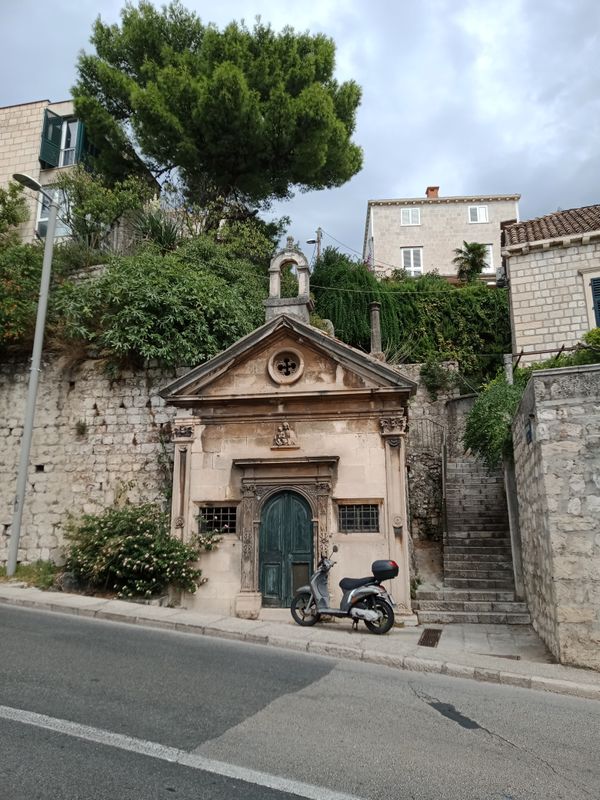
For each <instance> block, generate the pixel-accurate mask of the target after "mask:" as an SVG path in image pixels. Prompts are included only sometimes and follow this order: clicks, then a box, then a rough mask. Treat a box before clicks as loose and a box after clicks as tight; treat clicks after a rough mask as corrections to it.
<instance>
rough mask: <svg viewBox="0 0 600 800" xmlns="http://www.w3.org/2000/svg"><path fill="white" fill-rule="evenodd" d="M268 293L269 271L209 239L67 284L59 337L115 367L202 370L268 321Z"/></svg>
mask: <svg viewBox="0 0 600 800" xmlns="http://www.w3.org/2000/svg"><path fill="white" fill-rule="evenodd" d="M266 285H267V284H266V272H265V271H264V270H263V271H262V272H261V271H260V270H258V269H257V267H256V266H255V265H253V264H251V263H249V262H245V261H243V260H241V259H233V258H230V257H228V256H227V255H226V254H225V253H224V252H223V250H222V248H220V247H219V245H218V244H215V243H214V242H212V241H211V240H210V239H209V238H208V237H198V238H197V239H195V240H191V241H189V242H186V243H185V244H183V245H182V246H181V247H180V248H178V250H177V251H176V252H171V253H166V254H164V255H162V254H161V253H160V252H158V251H157V250H156V249H154V248H153V247H148V248H147V249H145V250H143V251H142V252H140V253H138V254H137V255H135V256H130V257H115V258H113V259H111V260H110V262H109V264H108V266H107V267H106V270H105V271H104V272H103V273H102V274H101V275H100V276H99V277H97V278H95V279H91V280H87V281H83V282H78V283H65V284H63V286H62V287H61V289H60V292H59V293H58V294H57V298H56V304H57V313H58V319H59V322H58V327H57V330H56V332H55V336H57V337H58V338H59V339H61V340H62V341H63V342H72V343H84V344H86V345H87V347H88V348H90V349H91V350H92V351H93V352H94V354H96V355H98V356H100V357H104V358H106V359H107V360H108V362H109V364H110V365H111V366H115V367H119V366H123V365H134V366H135V365H139V364H141V363H143V362H144V361H146V360H156V361H158V362H159V363H160V364H161V365H163V366H177V365H191V364H198V363H200V362H202V361H205V360H206V359H208V358H211V357H212V356H214V355H216V354H217V353H218V352H220V351H221V350H223V349H224V348H226V347H228V346H229V345H231V344H233V343H234V342H235V341H237V340H238V339H239V338H240V337H242V336H244V335H245V334H247V333H249V332H250V331H252V330H253V329H254V328H256V327H257V326H258V325H260V324H261V323H262V322H263V321H264V309H263V304H262V300H263V299H264V297H265V296H266Z"/></svg>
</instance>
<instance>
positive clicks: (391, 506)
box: [379, 412, 411, 613]
mask: <svg viewBox="0 0 600 800" xmlns="http://www.w3.org/2000/svg"><path fill="white" fill-rule="evenodd" d="M379 425H380V429H381V436H382V438H383V440H384V446H385V474H386V508H387V518H386V523H387V536H388V546H389V554H390V558H391V559H393V560H394V561H396V562H397V564H398V566H399V567H400V571H399V574H398V577H397V578H396V579H394V580H393V581H392V595H393V596H394V600H396V602H397V603H398V604H399V605H400V610H401V612H402V611H404V612H405V613H406V612H408V613H411V600H410V558H409V541H408V537H409V535H410V533H409V530H408V520H407V513H406V487H405V445H404V437H405V435H406V427H407V417H406V416H405V414H404V412H400V413H399V414H397V415H394V416H390V417H382V418H381V419H380V420H379ZM403 607H404V608H403Z"/></svg>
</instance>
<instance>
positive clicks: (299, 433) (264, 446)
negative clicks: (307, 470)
mask: <svg viewBox="0 0 600 800" xmlns="http://www.w3.org/2000/svg"><path fill="white" fill-rule="evenodd" d="M286 419H288V420H289V422H290V424H291V425H292V427H293V430H294V432H295V434H296V437H297V441H298V443H299V445H300V446H299V448H298V449H297V450H294V451H293V452H290V451H288V450H286V451H284V452H280V454H281V456H282V460H283V459H285V458H286V457H287V456H290V455H294V456H296V455H297V456H305V457H311V456H321V455H336V456H338V457H339V463H338V468H337V471H336V474H335V475H334V480H333V485H332V497H331V502H329V503H328V509H327V515H328V528H329V531H330V532H331V535H332V538H331V546H333V544H337V545H338V548H339V552H338V553H337V554H336V556H335V560H336V561H337V565H336V567H334V569H333V570H332V573H331V579H330V584H331V588H332V589H334V588H335V591H336V594H337V595H339V590H338V588H337V584H338V582H339V580H340V579H341V578H342V577H345V576H353V577H362V576H363V575H368V574H369V570H370V565H371V562H372V561H374V560H375V559H378V558H396V559H399V555H398V553H397V552H396V545H395V540H394V535H393V532H392V533H391V536H390V530H389V524H388V522H387V502H386V497H385V495H386V463H385V450H384V443H383V440H382V438H381V435H380V433H379V426H378V423H377V420H376V419H366V420H363V419H356V420H347V419H345V420H344V419H341V420H339V421H338V420H336V421H334V422H333V423H332V421H331V420H326V419H321V420H316V421H315V420H310V419H297V420H292V419H290V418H289V417H286ZM276 430H277V420H271V421H264V422H258V423H256V422H252V421H248V422H246V423H232V424H224V425H206V426H201V427H200V428H199V429H198V430H197V432H196V434H195V438H194V442H193V444H192V449H191V464H192V466H191V470H190V488H189V503H188V506H187V516H186V531H187V532H188V533H187V535H188V536H189V535H190V533H191V532H193V531H195V530H197V525H198V523H197V516H198V509H199V507H200V506H202V505H204V504H209V505H210V504H219V503H222V504H228V503H237V502H239V500H240V498H241V491H242V490H241V484H240V478H241V473H240V471H239V470H238V469H236V467H235V466H234V464H233V462H234V460H235V459H238V458H240V456H241V455H243V457H244V458H245V459H252V458H265V457H269V456H277V451H276V450H272V449H271V447H272V444H273V437H274V435H275V432H276ZM284 472H285V467H284V468H282V475H283V474H284ZM356 500H361V501H364V502H365V503H376V504H379V507H380V510H379V519H380V532H379V533H351V534H347V533H339V532H338V524H337V503H338V502H345V501H356ZM238 518H239V515H238ZM317 548H318V544H317ZM392 551H393V552H392ZM200 563H201V567H202V569H203V575H204V576H205V577H208V578H209V580H208V582H207V583H206V584H204V585H203V586H201V587H200V588H199V590H198V592H197V593H196V595H194V596H193V597H190V598H187V599H186V604H187V605H190V603H191V604H192V605H194V606H196V605H197V606H198V607H202V608H204V609H210V610H215V611H223V610H226V611H227V612H228V613H233V609H234V603H235V598H236V595H237V594H238V593H239V591H240V583H239V580H240V568H239V542H237V537H233V536H231V535H227V536H226V537H225V538H224V541H223V543H222V545H220V546H219V549H218V550H217V551H214V552H209V553H205V554H203V555H202V556H201V560H200ZM399 563H400V562H399ZM402 583H403V581H398V586H397V587H396V594H397V598H396V599H397V600H402V601H403V602H405V603H406V601H407V600H408V599H409V598H408V597H407V592H406V590H405V589H404V587H403V586H402V585H401V584H402ZM398 590H399V593H398Z"/></svg>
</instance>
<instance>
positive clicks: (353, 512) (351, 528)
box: [338, 504, 379, 533]
mask: <svg viewBox="0 0 600 800" xmlns="http://www.w3.org/2000/svg"><path fill="white" fill-rule="evenodd" d="M338 522H339V525H338V527H339V531H340V533H378V532H379V506H378V505H377V504H372V505H371V504H369V505H366V504H365V505H340V506H338Z"/></svg>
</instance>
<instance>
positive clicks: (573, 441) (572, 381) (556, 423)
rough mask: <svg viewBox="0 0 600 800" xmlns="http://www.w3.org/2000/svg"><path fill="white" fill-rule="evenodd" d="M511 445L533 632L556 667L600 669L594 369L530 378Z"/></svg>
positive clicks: (598, 424) (598, 370)
mask: <svg viewBox="0 0 600 800" xmlns="http://www.w3.org/2000/svg"><path fill="white" fill-rule="evenodd" d="M513 443H514V449H515V476H516V482H517V496H518V502H519V518H520V525H521V540H522V552H523V575H524V582H525V592H526V599H527V602H528V605H529V609H530V612H531V616H532V619H533V624H534V627H535V629H536V630H537V631H538V633H539V634H540V636H541V637H542V638H543V639H544V641H545V642H546V644H547V645H548V647H549V648H550V650H551V651H552V652H553V654H554V655H555V656H556V657H557V658H558V659H559V660H560V662H561V663H563V664H574V665H577V666H584V667H591V668H593V669H600V513H599V512H600V366H598V365H591V366H586V367H577V368H566V369H556V370H540V371H539V372H535V373H533V375H532V377H531V380H530V381H529V384H528V386H527V390H526V392H525V395H524V396H523V399H522V401H521V405H520V407H519V410H518V412H517V414H516V416H515V419H514V422H513Z"/></svg>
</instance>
